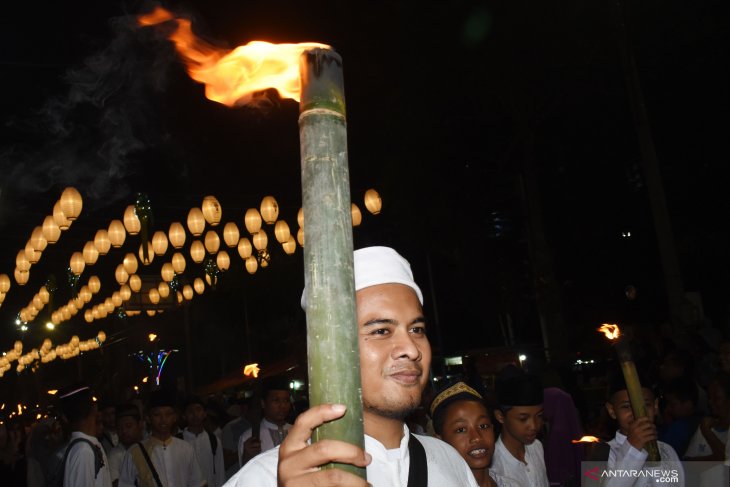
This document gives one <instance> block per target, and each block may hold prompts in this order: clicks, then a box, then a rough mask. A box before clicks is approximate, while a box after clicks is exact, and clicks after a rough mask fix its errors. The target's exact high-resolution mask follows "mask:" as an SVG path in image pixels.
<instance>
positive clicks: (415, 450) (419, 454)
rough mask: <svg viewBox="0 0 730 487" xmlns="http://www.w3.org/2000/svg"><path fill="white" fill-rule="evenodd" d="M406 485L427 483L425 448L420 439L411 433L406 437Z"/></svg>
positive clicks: (420, 485) (416, 486) (409, 486)
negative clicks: (407, 460) (407, 464)
mask: <svg viewBox="0 0 730 487" xmlns="http://www.w3.org/2000/svg"><path fill="white" fill-rule="evenodd" d="M408 456H409V457H410V462H409V466H408V487H426V486H427V485H428V461H427V460H426V450H424V448H423V445H422V444H421V442H420V441H418V439H417V438H416V437H415V436H414V435H413V434H412V433H411V434H410V438H409V439H408Z"/></svg>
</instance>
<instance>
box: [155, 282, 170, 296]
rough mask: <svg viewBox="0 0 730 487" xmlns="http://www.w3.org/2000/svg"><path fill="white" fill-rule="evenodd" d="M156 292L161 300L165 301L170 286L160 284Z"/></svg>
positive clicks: (163, 283) (164, 283)
mask: <svg viewBox="0 0 730 487" xmlns="http://www.w3.org/2000/svg"><path fill="white" fill-rule="evenodd" d="M157 291H158V292H159V293H160V297H161V298H162V299H167V297H168V296H169V295H170V286H169V285H168V284H167V283H166V282H161V283H159V284H158V285H157Z"/></svg>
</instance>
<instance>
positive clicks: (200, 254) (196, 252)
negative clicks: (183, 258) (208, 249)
mask: <svg viewBox="0 0 730 487" xmlns="http://www.w3.org/2000/svg"><path fill="white" fill-rule="evenodd" d="M190 257H192V259H193V262H195V263H196V264H200V263H201V262H203V259H204V258H205V246H204V245H203V242H201V241H200V240H193V243H192V244H190Z"/></svg>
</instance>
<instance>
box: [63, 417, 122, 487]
mask: <svg viewBox="0 0 730 487" xmlns="http://www.w3.org/2000/svg"><path fill="white" fill-rule="evenodd" d="M76 438H83V439H85V440H89V441H90V442H91V443H93V444H94V445H96V446H97V447H98V448H99V452H100V453H101V457H102V459H103V460H104V466H103V467H101V470H99V473H98V474H97V473H96V461H95V455H94V450H93V448H92V446H91V445H89V444H88V443H86V442H85V441H79V442H78V443H76V444H75V445H74V446H72V447H71V449H70V450H69V452H68V457H67V458H66V468H65V469H64V472H63V485H64V487H77V486H80V485H83V486H84V487H86V486H89V487H91V486H94V487H111V485H112V479H111V477H110V476H109V467H107V465H109V461H108V460H107V458H106V453H104V448H102V446H101V443H99V440H97V439H96V438H95V437H93V436H89V435H87V434H85V433H82V432H81V431H74V432H73V433H71V439H70V441H73V440H75V439H76Z"/></svg>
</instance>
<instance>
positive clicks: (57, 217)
mask: <svg viewBox="0 0 730 487" xmlns="http://www.w3.org/2000/svg"><path fill="white" fill-rule="evenodd" d="M53 221H54V222H56V225H58V228H59V229H60V230H62V231H63V230H68V227H70V226H71V221H70V220H69V219H68V218H66V215H64V214H63V210H62V209H61V204H60V202H58V201H56V204H55V205H53Z"/></svg>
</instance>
